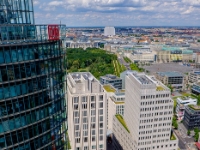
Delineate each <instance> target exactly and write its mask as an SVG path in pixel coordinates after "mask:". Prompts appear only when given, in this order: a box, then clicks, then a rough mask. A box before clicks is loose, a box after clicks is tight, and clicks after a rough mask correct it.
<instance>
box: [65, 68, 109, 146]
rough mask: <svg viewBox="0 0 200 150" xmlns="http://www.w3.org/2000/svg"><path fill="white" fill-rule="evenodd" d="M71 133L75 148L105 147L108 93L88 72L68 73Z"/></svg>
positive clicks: (69, 132)
mask: <svg viewBox="0 0 200 150" xmlns="http://www.w3.org/2000/svg"><path fill="white" fill-rule="evenodd" d="M67 92H68V120H69V121H68V123H69V124H68V129H69V130H68V134H69V140H70V143H71V148H72V149H73V150H92V149H96V150H105V149H106V126H107V118H106V115H107V112H106V107H107V106H106V104H107V103H106V94H105V92H104V89H103V86H102V85H101V84H100V82H99V81H98V80H97V79H96V78H94V76H93V75H92V74H91V73H89V72H82V73H80V72H77V73H70V74H68V76H67Z"/></svg>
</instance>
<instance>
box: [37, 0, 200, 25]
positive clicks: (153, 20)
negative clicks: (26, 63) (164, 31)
mask: <svg viewBox="0 0 200 150" xmlns="http://www.w3.org/2000/svg"><path fill="white" fill-rule="evenodd" d="M33 2H34V7H35V9H34V10H35V13H36V15H35V16H36V23H57V21H59V20H62V22H63V23H66V24H67V25H68V26H87V25H91V26H105V25H114V26H118V25H119V26H120V25H132V26H134V25H136V26H138V25H199V24H200V20H199V19H198V18H199V16H198V15H197V14H199V13H200V9H199V6H200V0H167V1H166V0H33ZM47 14H48V15H47ZM49 14H50V15H49ZM194 20H195V21H194Z"/></svg>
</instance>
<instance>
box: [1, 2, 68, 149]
mask: <svg viewBox="0 0 200 150" xmlns="http://www.w3.org/2000/svg"><path fill="white" fill-rule="evenodd" d="M0 24H1V25H0V37H1V41H0V149H1V150H4V149H6V150H7V149H15V150H17V149H20V150H22V149H26V150H36V149H46V150H58V149H64V148H66V147H65V146H66V145H64V144H65V143H66V137H65V133H66V131H65V129H66V126H65V121H66V108H65V106H66V102H65V97H64V95H65V90H64V83H63V81H64V75H65V71H64V70H63V64H62V62H63V59H64V57H63V56H64V53H63V52H64V51H63V48H64V45H63V43H64V40H65V34H66V33H65V32H66V31H65V30H66V29H65V25H35V24H34V12H33V2H32V0H16V1H14V0H1V1H0ZM52 31H55V32H53V33H52Z"/></svg>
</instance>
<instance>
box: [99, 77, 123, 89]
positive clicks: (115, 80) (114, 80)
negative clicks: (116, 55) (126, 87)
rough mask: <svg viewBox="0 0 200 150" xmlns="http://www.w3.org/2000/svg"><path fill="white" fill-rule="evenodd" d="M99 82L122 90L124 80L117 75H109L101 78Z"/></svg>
mask: <svg viewBox="0 0 200 150" xmlns="http://www.w3.org/2000/svg"><path fill="white" fill-rule="evenodd" d="M99 80H100V83H101V84H103V85H105V84H110V85H112V86H113V87H114V88H116V89H122V79H121V78H119V77H117V76H116V75H112V74H107V75H105V76H101V77H100V79H99Z"/></svg>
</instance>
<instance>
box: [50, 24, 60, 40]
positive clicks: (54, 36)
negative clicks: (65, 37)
mask: <svg viewBox="0 0 200 150" xmlns="http://www.w3.org/2000/svg"><path fill="white" fill-rule="evenodd" d="M48 35H49V40H50V41H51V40H59V26H58V25H48Z"/></svg>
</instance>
